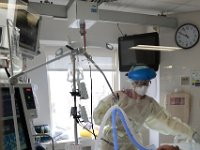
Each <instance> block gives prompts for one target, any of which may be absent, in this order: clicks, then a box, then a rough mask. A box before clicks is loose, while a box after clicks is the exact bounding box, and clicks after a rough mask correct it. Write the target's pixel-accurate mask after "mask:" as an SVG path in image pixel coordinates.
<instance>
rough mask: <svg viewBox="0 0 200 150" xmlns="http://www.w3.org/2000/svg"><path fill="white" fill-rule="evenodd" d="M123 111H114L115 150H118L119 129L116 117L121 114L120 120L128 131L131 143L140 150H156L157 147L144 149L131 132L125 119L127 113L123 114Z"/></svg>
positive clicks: (117, 109)
mask: <svg viewBox="0 0 200 150" xmlns="http://www.w3.org/2000/svg"><path fill="white" fill-rule="evenodd" d="M122 111H123V110H122V109H120V108H115V109H114V110H112V130H113V139H114V150H118V149H119V147H118V140H117V127H116V115H117V113H118V114H119V117H120V120H121V122H122V124H123V126H124V128H125V130H126V134H127V135H128V137H129V139H130V141H131V143H132V144H133V145H135V146H136V147H137V148H138V149H139V150H155V149H156V148H155V146H154V145H151V146H150V147H143V146H142V145H141V144H140V143H139V142H138V141H137V140H136V138H135V137H134V136H133V135H132V133H131V131H130V130H129V127H128V125H127V123H126V120H125V118H124V115H125V113H122Z"/></svg>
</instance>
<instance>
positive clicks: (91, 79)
mask: <svg viewBox="0 0 200 150" xmlns="http://www.w3.org/2000/svg"><path fill="white" fill-rule="evenodd" d="M89 68H90V81H91V82H90V83H91V95H90V99H91V108H90V109H91V111H90V112H91V125H92V132H93V135H94V138H95V140H96V138H97V137H96V135H95V133H94V125H93V115H92V113H93V112H92V104H93V103H92V100H93V99H92V71H91V66H90V65H89Z"/></svg>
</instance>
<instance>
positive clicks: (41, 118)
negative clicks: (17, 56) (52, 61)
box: [27, 47, 51, 125]
mask: <svg viewBox="0 0 200 150" xmlns="http://www.w3.org/2000/svg"><path fill="white" fill-rule="evenodd" d="M45 61H46V57H45V54H44V52H43V49H42V47H41V54H40V55H38V56H37V57H35V58H34V59H33V60H28V62H27V68H32V67H35V66H37V65H40V64H42V63H44V62H45ZM28 77H29V78H30V79H31V84H32V86H33V89H35V90H34V92H35V94H36V98H37V99H36V106H39V107H38V118H37V119H34V125H41V124H48V125H51V124H50V104H49V93H48V82H47V69H46V66H43V67H41V68H39V69H37V70H34V71H32V72H30V73H28Z"/></svg>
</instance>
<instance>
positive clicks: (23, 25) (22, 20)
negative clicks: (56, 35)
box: [16, 10, 41, 55]
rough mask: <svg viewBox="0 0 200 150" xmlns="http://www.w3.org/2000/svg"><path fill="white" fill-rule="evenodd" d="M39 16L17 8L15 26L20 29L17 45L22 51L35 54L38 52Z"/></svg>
mask: <svg viewBox="0 0 200 150" xmlns="http://www.w3.org/2000/svg"><path fill="white" fill-rule="evenodd" d="M40 20H41V17H40V16H39V15H37V14H32V13H30V12H28V11H26V10H17V17H16V27H17V28H19V29H20V39H19V46H20V49H21V50H22V52H24V53H27V54H31V55H37V54H38V53H39V42H38V38H39V37H38V35H39V27H40Z"/></svg>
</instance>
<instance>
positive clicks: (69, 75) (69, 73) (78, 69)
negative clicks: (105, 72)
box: [67, 63, 84, 82]
mask: <svg viewBox="0 0 200 150" xmlns="http://www.w3.org/2000/svg"><path fill="white" fill-rule="evenodd" d="M75 72H76V74H75V80H76V81H78V82H80V81H81V80H83V79H84V76H83V68H82V67H81V66H80V64H79V63H76V65H75ZM67 81H69V82H73V65H72V64H69V69H68V71H67Z"/></svg>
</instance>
